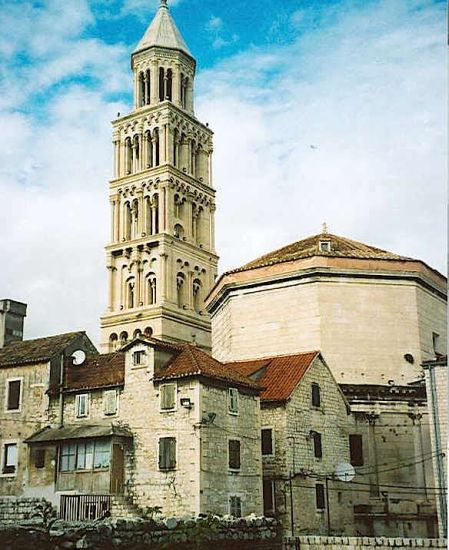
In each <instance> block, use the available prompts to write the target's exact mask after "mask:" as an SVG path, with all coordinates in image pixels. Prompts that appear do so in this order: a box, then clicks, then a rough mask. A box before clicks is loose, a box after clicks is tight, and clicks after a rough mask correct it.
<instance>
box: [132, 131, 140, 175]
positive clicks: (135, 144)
mask: <svg viewBox="0 0 449 550" xmlns="http://www.w3.org/2000/svg"><path fill="white" fill-rule="evenodd" d="M132 149H133V162H132V171H133V173H135V172H137V171H138V169H139V159H140V139H139V136H134V138H133V147H132Z"/></svg>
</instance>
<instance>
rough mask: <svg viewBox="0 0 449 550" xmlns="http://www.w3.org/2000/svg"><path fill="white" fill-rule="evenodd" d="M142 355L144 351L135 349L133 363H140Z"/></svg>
mask: <svg viewBox="0 0 449 550" xmlns="http://www.w3.org/2000/svg"><path fill="white" fill-rule="evenodd" d="M144 356H145V352H144V351H135V352H134V353H133V365H142V364H143V358H144Z"/></svg>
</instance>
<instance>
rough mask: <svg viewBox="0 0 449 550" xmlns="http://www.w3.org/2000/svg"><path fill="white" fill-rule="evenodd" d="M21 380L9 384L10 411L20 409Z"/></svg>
mask: <svg viewBox="0 0 449 550" xmlns="http://www.w3.org/2000/svg"><path fill="white" fill-rule="evenodd" d="M21 384H22V381H21V380H11V381H10V382H8V411H16V410H18V409H19V408H20V386H21Z"/></svg>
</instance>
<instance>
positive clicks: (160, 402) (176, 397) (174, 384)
mask: <svg viewBox="0 0 449 550" xmlns="http://www.w3.org/2000/svg"><path fill="white" fill-rule="evenodd" d="M165 386H174V404H173V407H172V408H171V409H163V408H162V393H163V391H164V390H163V389H162V388H163V387H165ZM177 409H178V384H177V383H176V382H169V383H166V384H161V385H160V386H159V411H160V412H161V413H168V412H173V411H176V410H177Z"/></svg>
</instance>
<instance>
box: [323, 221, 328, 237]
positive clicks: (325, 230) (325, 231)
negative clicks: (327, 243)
mask: <svg viewBox="0 0 449 550" xmlns="http://www.w3.org/2000/svg"><path fill="white" fill-rule="evenodd" d="M322 233H324V234H325V235H327V234H328V230H327V223H326V222H324V223H323V231H322Z"/></svg>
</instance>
